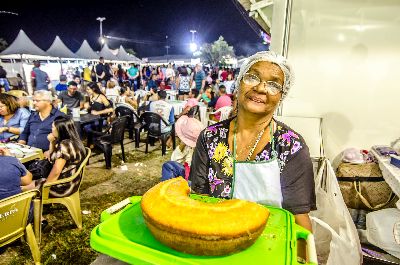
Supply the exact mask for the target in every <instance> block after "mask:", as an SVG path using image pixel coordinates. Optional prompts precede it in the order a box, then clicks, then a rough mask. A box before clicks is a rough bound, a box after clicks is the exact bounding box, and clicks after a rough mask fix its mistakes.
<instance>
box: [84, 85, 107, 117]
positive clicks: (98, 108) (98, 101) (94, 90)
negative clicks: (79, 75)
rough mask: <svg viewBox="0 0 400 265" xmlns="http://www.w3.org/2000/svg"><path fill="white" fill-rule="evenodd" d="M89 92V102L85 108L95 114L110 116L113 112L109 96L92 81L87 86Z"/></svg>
mask: <svg viewBox="0 0 400 265" xmlns="http://www.w3.org/2000/svg"><path fill="white" fill-rule="evenodd" d="M86 91H87V93H88V94H89V103H88V104H86V106H85V108H86V109H87V110H88V111H89V112H90V113H91V114H93V115H103V116H108V115H109V114H110V113H112V112H113V108H112V105H111V103H110V101H109V100H108V99H107V97H106V96H105V95H104V94H103V92H101V90H100V88H99V87H98V86H97V84H96V83H94V82H90V83H89V84H88V85H87V88H86Z"/></svg>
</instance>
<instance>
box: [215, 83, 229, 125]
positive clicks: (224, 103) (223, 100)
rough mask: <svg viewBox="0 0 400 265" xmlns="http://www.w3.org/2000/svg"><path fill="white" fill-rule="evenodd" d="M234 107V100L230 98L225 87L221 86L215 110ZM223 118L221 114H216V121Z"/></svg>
mask: <svg viewBox="0 0 400 265" xmlns="http://www.w3.org/2000/svg"><path fill="white" fill-rule="evenodd" d="M228 106H232V99H231V97H230V96H228V95H227V94H226V89H225V86H224V85H221V86H220V87H219V98H218V100H217V103H215V110H219V109H220V108H222V107H228ZM220 117H221V113H216V114H215V115H214V120H215V121H219V118H220Z"/></svg>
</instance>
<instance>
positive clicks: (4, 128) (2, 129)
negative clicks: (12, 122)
mask: <svg viewBox="0 0 400 265" xmlns="http://www.w3.org/2000/svg"><path fill="white" fill-rule="evenodd" d="M7 130H8V128H7V127H0V133H3V132H6V131H7Z"/></svg>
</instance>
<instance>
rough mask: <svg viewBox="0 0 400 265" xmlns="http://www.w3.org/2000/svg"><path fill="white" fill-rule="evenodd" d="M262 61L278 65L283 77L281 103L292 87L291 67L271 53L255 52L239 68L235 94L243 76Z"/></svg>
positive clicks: (281, 57)
mask: <svg viewBox="0 0 400 265" xmlns="http://www.w3.org/2000/svg"><path fill="white" fill-rule="evenodd" d="M262 61H267V62H271V63H274V64H276V65H278V66H279V67H280V68H281V70H282V72H283V75H284V81H283V91H282V98H281V101H282V100H283V99H284V98H285V97H286V95H287V93H288V92H289V89H290V87H291V85H292V82H293V73H292V72H291V67H290V65H289V64H288V62H287V60H286V58H285V57H283V56H281V55H278V54H276V53H275V52H273V51H262V52H257V53H256V54H253V55H252V56H250V57H248V58H247V59H246V60H245V61H244V62H243V64H242V66H241V67H240V71H239V75H238V76H237V79H236V82H235V88H236V89H237V91H236V92H239V89H240V81H242V79H243V75H244V74H245V73H247V71H249V69H250V67H251V66H252V65H253V64H255V63H257V62H262Z"/></svg>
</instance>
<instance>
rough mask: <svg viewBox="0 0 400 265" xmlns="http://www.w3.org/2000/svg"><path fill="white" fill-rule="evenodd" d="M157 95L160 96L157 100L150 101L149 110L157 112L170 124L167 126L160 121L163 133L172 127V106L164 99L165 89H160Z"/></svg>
mask: <svg viewBox="0 0 400 265" xmlns="http://www.w3.org/2000/svg"><path fill="white" fill-rule="evenodd" d="M158 97H159V98H160V99H159V100H157V101H153V102H151V104H150V111H151V112H155V113H158V114H159V115H160V116H161V117H163V119H164V120H166V121H167V122H168V123H169V124H171V125H168V126H167V125H165V123H164V122H161V132H162V133H165V132H168V131H170V130H171V129H172V124H173V123H174V122H175V117H174V108H173V107H172V105H171V104H169V103H168V102H167V101H166V100H165V99H166V98H167V92H165V90H160V91H159V92H158Z"/></svg>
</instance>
